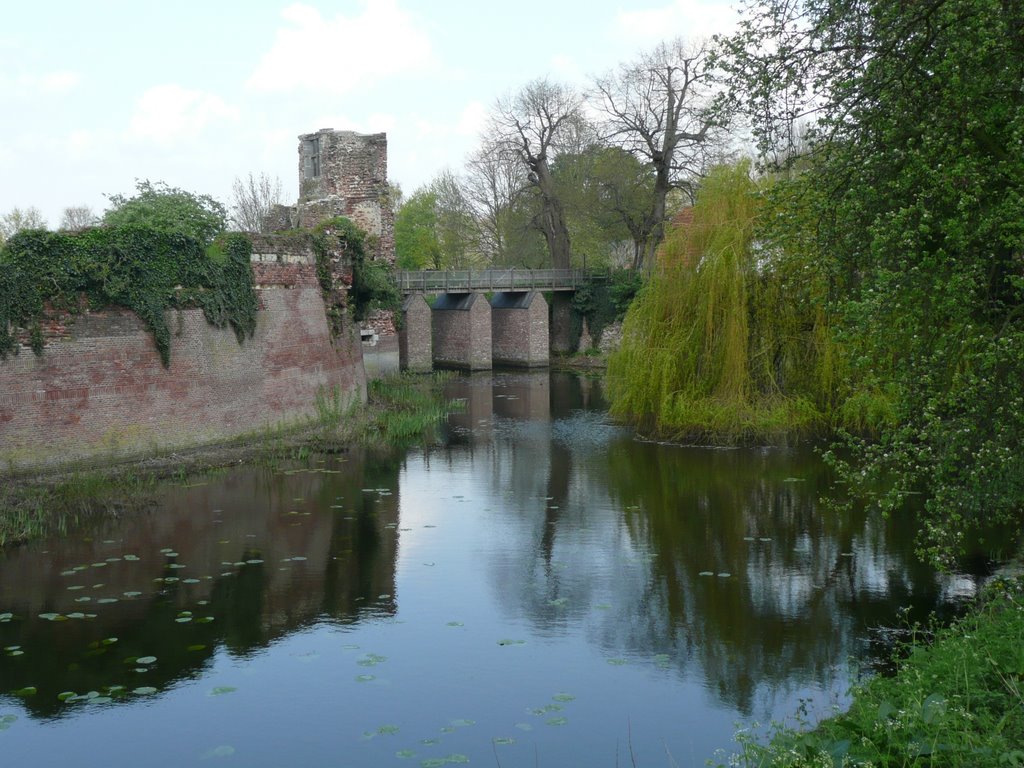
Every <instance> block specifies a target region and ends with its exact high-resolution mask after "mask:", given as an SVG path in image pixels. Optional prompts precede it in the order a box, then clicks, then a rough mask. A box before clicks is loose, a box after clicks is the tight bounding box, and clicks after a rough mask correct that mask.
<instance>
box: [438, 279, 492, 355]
mask: <svg viewBox="0 0 1024 768" xmlns="http://www.w3.org/2000/svg"><path fill="white" fill-rule="evenodd" d="M431 315H432V320H433V322H432V326H433V329H432V330H433V334H432V338H431V341H432V346H433V355H434V363H435V364H437V365H439V366H442V367H446V368H464V369H467V370H470V371H486V370H490V368H491V305H490V304H488V303H487V300H486V299H485V298H484V297H483V296H482V295H481V294H479V293H445V294H441V295H440V296H438V297H437V300H436V301H435V302H434V307H433V312H432V313H431Z"/></svg>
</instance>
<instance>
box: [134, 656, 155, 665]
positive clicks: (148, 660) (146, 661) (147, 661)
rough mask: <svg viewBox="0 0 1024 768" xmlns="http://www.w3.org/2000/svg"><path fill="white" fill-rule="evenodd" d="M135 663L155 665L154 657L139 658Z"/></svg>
mask: <svg viewBox="0 0 1024 768" xmlns="http://www.w3.org/2000/svg"><path fill="white" fill-rule="evenodd" d="M135 662H136V663H137V664H156V656H139V658H137V659H136V660H135Z"/></svg>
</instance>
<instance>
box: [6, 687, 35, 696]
mask: <svg viewBox="0 0 1024 768" xmlns="http://www.w3.org/2000/svg"><path fill="white" fill-rule="evenodd" d="M38 692H39V690H38V689H37V688H36V687H35V686H34V685H28V686H25V687H24V688H19V689H18V690H16V691H12V693H13V694H14V695H15V696H21V697H22V698H24V697H26V696H35V695H36V694H37V693H38Z"/></svg>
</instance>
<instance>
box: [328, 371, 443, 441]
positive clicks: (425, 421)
mask: <svg viewBox="0 0 1024 768" xmlns="http://www.w3.org/2000/svg"><path fill="white" fill-rule="evenodd" d="M453 375H454V374H452V373H451V372H447V371H438V372H435V373H433V374H429V375H424V374H400V375H396V376H388V377H385V378H383V379H377V380H374V381H371V382H370V383H369V384H368V386H367V405H366V406H361V405H358V404H353V405H351V406H349V407H348V408H342V407H341V405H340V402H339V401H338V400H337V398H335V397H332V396H331V394H330V393H324V394H323V396H322V397H318V405H317V411H318V414H319V416H320V426H321V428H322V432H321V434H320V436H319V438H318V439H319V441H320V443H321V445H323V446H324V447H326V446H329V445H331V444H341V445H346V444H356V445H363V446H366V447H371V448H383V447H403V446H407V445H410V444H412V443H415V442H422V441H424V440H428V441H429V440H430V439H432V437H433V436H434V430H435V428H436V427H437V425H438V424H439V423H440V421H441V419H443V418H444V416H445V414H446V413H447V412H448V411H449V410H450V409H451V408H452V407H453V405H452V404H449V403H446V402H445V400H444V397H443V394H442V388H443V386H444V383H445V382H446V381H447V380H448V379H450V378H451V377H452V376H453Z"/></svg>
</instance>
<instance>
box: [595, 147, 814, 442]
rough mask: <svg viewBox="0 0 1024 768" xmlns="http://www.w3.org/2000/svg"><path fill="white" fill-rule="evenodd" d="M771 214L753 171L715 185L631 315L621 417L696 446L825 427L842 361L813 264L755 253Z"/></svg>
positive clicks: (616, 404)
mask: <svg viewBox="0 0 1024 768" xmlns="http://www.w3.org/2000/svg"><path fill="white" fill-rule="evenodd" d="M763 206H764V195H763V193H762V192H761V191H759V190H758V188H757V187H756V186H755V185H754V183H753V182H752V181H751V180H750V176H749V164H747V163H740V164H737V165H733V166H723V167H720V168H717V169H715V170H713V171H712V172H711V173H710V174H709V176H708V177H707V179H706V180H705V182H704V184H703V185H702V187H701V189H700V190H699V194H698V199H697V205H696V208H695V211H694V218H693V223H692V224H691V225H689V226H686V227H684V228H679V229H677V230H675V231H673V232H671V233H670V234H669V237H668V239H667V240H666V243H665V248H664V249H663V252H662V254H661V263H660V265H659V267H658V269H657V270H656V272H655V274H654V275H652V277H651V279H650V280H649V281H648V283H647V284H646V285H645V286H644V287H643V288H642V289H641V291H640V293H639V295H638V296H637V298H636V300H635V301H634V302H633V305H632V306H631V308H630V310H629V312H628V313H627V315H626V321H625V324H624V328H623V341H622V345H621V346H620V348H619V350H618V351H617V352H616V353H615V354H613V355H612V357H611V359H610V360H609V367H608V380H609V392H610V394H611V396H612V401H613V402H612V409H613V412H615V413H617V414H619V415H621V416H626V417H629V418H631V419H633V420H635V421H637V422H639V423H641V424H643V425H644V426H646V427H648V428H650V429H653V430H654V431H656V432H658V433H659V434H662V435H666V436H669V437H673V438H677V439H686V440H690V441H695V442H730V443H733V442H745V441H763V440H769V439H784V438H785V437H786V436H787V435H792V434H797V435H799V434H808V433H812V432H816V431H820V430H821V429H823V428H824V427H825V426H826V423H827V418H828V413H829V411H830V406H831V396H832V367H833V357H834V350H833V345H832V341H831V336H830V332H829V328H828V323H827V320H826V318H825V315H824V313H823V311H822V301H823V297H822V295H821V281H820V279H818V276H817V275H816V270H815V267H814V265H813V263H808V262H806V261H804V260H802V259H799V258H793V257H791V256H790V255H788V254H787V253H786V252H784V251H782V250H781V249H778V248H775V247H774V246H772V245H771V244H770V243H767V242H764V241H758V246H757V247H756V248H755V245H754V243H755V234H756V233H758V232H759V231H761V232H763V231H764V229H763V227H761V224H760V223H759V215H760V216H762V217H763ZM759 227H761V228H760V229H759Z"/></svg>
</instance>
